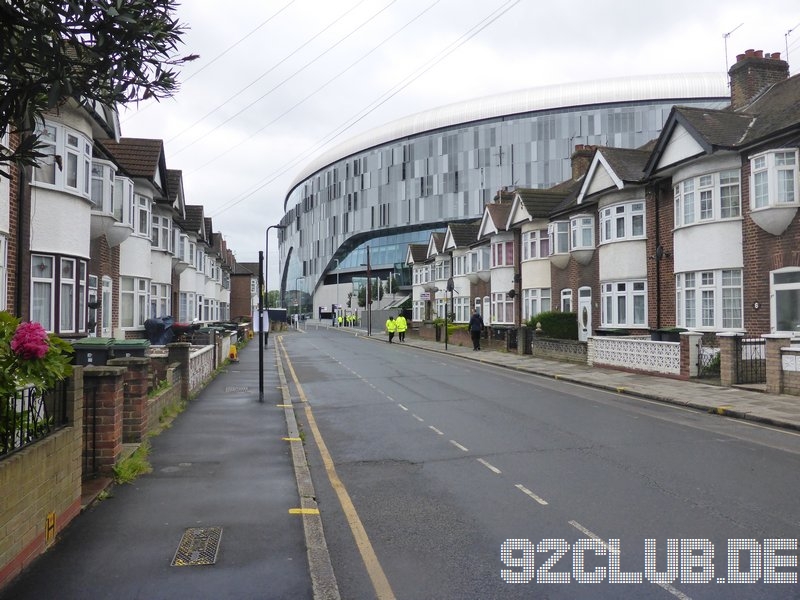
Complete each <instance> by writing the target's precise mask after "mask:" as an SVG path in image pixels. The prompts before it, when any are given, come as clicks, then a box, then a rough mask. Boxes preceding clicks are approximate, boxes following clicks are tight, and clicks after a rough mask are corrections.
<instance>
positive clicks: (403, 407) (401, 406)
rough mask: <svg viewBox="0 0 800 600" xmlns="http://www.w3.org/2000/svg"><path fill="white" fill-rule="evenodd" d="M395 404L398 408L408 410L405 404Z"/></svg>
mask: <svg viewBox="0 0 800 600" xmlns="http://www.w3.org/2000/svg"><path fill="white" fill-rule="evenodd" d="M397 406H399V407H400V408H402V409H403V410H404V411H406V412H408V409H407V408H406V407H405V406H403V405H402V404H398V405H397Z"/></svg>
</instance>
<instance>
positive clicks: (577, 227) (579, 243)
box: [569, 215, 594, 250]
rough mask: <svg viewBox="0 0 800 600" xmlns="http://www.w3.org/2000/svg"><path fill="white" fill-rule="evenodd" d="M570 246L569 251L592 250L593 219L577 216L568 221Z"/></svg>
mask: <svg viewBox="0 0 800 600" xmlns="http://www.w3.org/2000/svg"><path fill="white" fill-rule="evenodd" d="M569 224H570V230H571V232H572V246H571V247H570V250H589V249H591V248H594V217H592V216H590V215H577V216H574V217H572V218H571V219H570V221H569Z"/></svg>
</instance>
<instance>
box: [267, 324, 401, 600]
mask: <svg viewBox="0 0 800 600" xmlns="http://www.w3.org/2000/svg"><path fill="white" fill-rule="evenodd" d="M276 341H277V347H278V351H279V353H280V354H282V356H283V362H284V363H285V364H286V366H287V368H288V369H289V372H290V373H291V376H292V381H294V384H295V387H296V388H297V395H298V397H299V398H300V402H302V403H303V408H304V410H305V415H306V421H308V426H309V428H310V429H311V434H312V435H313V436H314V442H315V443H316V444H317V448H318V449H319V453H320V456H322V463H323V464H324V465H325V472H326V474H327V475H328V481H330V484H331V487H332V488H333V490H334V491H335V492H336V496H337V497H338V498H339V504H340V505H341V507H342V512H343V513H344V515H345V518H346V519H347V523H348V525H349V526H350V531H351V533H352V534H353V538H354V539H355V542H356V546H357V547H358V551H359V552H360V553H361V560H363V561H364V567H365V568H366V569H367V574H368V575H369V578H370V581H371V582H372V587H373V588H374V589H375V595H376V596H377V598H379V600H394V597H395V596H394V592H393V591H392V587H391V586H390V585H389V580H388V579H387V578H386V574H385V573H384V572H383V567H381V564H380V562H379V561H378V557H377V555H376V554H375V550H374V549H373V547H372V543H371V542H370V541H369V536H368V535H367V531H366V529H364V525H363V524H362V523H361V519H360V518H359V516H358V512H357V511H356V507H355V506H354V505H353V501H352V500H351V499H350V494H349V493H348V492H347V488H345V486H344V483H342V480H341V479H339V475H338V474H337V473H336V467H335V465H334V464H333V459H332V458H331V454H330V452H329V451H328V446H327V445H326V444H325V440H324V439H322V434H321V433H320V431H319V427H317V421H316V419H315V418H314V413H313V412H312V411H311V406H310V405H309V404H308V401H307V399H306V394H305V392H304V391H303V386H301V385H300V381H299V380H298V378H297V374H296V373H295V371H294V367H292V362H291V361H290V360H289V355H288V354H287V353H286V348H285V346H284V345H283V340H282V339H281V338H277V340H276Z"/></svg>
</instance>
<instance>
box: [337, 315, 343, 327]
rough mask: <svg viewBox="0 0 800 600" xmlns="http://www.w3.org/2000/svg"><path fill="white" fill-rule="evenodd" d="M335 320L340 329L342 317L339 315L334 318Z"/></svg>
mask: <svg viewBox="0 0 800 600" xmlns="http://www.w3.org/2000/svg"><path fill="white" fill-rule="evenodd" d="M336 320H337V321H339V327H341V326H342V321H343V319H342V315H339V316H338V317H337V318H336Z"/></svg>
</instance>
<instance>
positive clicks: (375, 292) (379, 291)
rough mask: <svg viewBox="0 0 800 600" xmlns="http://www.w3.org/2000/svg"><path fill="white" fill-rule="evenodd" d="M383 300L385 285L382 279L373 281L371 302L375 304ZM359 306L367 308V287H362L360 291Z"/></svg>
mask: <svg viewBox="0 0 800 600" xmlns="http://www.w3.org/2000/svg"><path fill="white" fill-rule="evenodd" d="M382 299H383V285H382V283H381V280H380V279H377V278H376V279H373V280H372V291H371V292H370V300H372V301H373V302H374V301H375V300H382ZM358 305H359V306H361V307H365V306H366V305H367V286H365V285H364V286H361V287H360V288H359V289H358Z"/></svg>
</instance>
